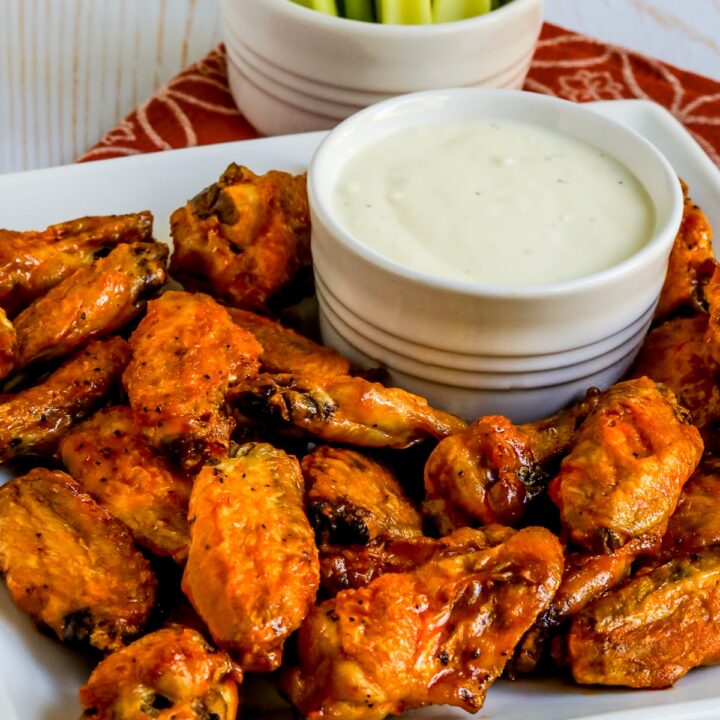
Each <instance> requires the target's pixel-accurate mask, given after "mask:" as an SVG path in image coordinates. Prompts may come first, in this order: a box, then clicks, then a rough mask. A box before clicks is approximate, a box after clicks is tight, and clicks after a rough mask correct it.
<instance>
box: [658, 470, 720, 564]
mask: <svg viewBox="0 0 720 720" xmlns="http://www.w3.org/2000/svg"><path fill="white" fill-rule="evenodd" d="M718 508H720V459H718V458H712V457H711V458H705V459H704V460H703V462H702V463H701V464H700V467H699V468H698V469H697V470H696V471H695V473H694V474H693V476H692V477H691V478H690V479H689V480H688V481H687V483H685V487H683V490H682V493H681V494H680V500H679V501H678V504H677V508H675V512H674V513H673V514H672V515H671V516H670V521H669V522H668V527H667V532H666V533H665V535H664V537H663V541H662V551H663V554H664V555H665V556H677V555H686V554H688V553H693V552H697V551H698V550H702V549H703V548H707V547H712V546H713V545H718V546H720V512H719V511H718Z"/></svg>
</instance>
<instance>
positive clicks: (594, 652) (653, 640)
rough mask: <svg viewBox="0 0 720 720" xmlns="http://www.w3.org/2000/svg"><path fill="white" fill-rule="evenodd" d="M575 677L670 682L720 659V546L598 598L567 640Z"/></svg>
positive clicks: (652, 684) (655, 684) (643, 684)
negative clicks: (693, 669)
mask: <svg viewBox="0 0 720 720" xmlns="http://www.w3.org/2000/svg"><path fill="white" fill-rule="evenodd" d="M567 650H568V659H569V661H570V667H571V669H572V674H573V677H574V678H575V680H576V681H577V682H579V683H587V684H598V685H626V686H628V687H635V688H663V687H668V686H670V685H672V684H673V683H674V682H675V681H676V680H678V679H679V678H681V677H682V676H683V675H685V673H687V672H688V671H689V670H691V669H692V668H694V667H697V666H699V665H709V664H713V663H717V662H720V549H711V550H705V551H702V552H700V553H698V554H696V555H691V556H689V557H685V558H678V559H674V560H671V561H670V562H668V563H666V564H664V565H661V566H660V567H658V568H655V569H654V570H652V571H651V572H649V573H647V574H645V575H639V576H638V577H635V578H634V579H633V580H631V581H630V582H629V583H627V584H626V585H624V586H623V587H621V588H620V589H618V590H614V591H613V592H611V593H608V594H607V595H605V596H603V597H601V598H600V599H598V600H596V601H595V602H594V603H593V604H592V605H590V606H589V607H588V608H586V609H585V610H584V611H583V612H582V613H580V615H578V616H577V617H576V618H575V620H574V621H573V624H572V627H571V629H570V633H569V635H568V641H567Z"/></svg>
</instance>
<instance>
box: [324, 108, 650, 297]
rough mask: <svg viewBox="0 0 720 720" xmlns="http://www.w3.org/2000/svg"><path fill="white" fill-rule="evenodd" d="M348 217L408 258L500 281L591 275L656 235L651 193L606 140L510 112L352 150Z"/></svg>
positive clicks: (339, 206) (355, 227)
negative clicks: (603, 147)
mask: <svg viewBox="0 0 720 720" xmlns="http://www.w3.org/2000/svg"><path fill="white" fill-rule="evenodd" d="M334 206H335V211H336V213H337V215H338V217H339V219H340V222H341V223H342V225H344V226H345V228H346V229H347V230H348V231H349V232H350V233H352V234H353V235H354V236H355V237H356V238H357V239H358V240H359V241H360V242H362V243H363V244H365V245H367V246H368V247H370V248H372V249H373V250H375V251H377V252H378V253H380V254H382V255H384V256H385V257H386V258H389V259H391V260H394V261H396V262H398V263H400V264H402V265H404V266H406V267H409V268H413V269H416V270H421V271H424V272H427V273H431V274H433V275H437V276H442V277H447V278H455V279H460V280H471V281H477V282H486V283H493V284H503V285H524V284H542V283H552V282H558V281H562V280H569V279H571V278H577V277H582V276H585V275H590V274H592V273H595V272H599V271H600V270H604V269H606V268H609V267H611V266H613V265H616V264H617V263H619V262H621V261H622V260H624V259H626V258H628V257H630V256H631V255H633V254H634V253H635V252H637V251H638V250H639V249H640V248H641V247H642V246H643V245H644V244H645V243H646V242H647V241H648V240H649V239H650V236H651V235H652V232H653V228H654V225H655V216H654V211H653V207H652V203H651V200H650V198H649V196H648V194H647V192H646V191H645V189H644V188H643V187H642V185H641V184H640V182H639V181H638V180H637V178H636V177H635V176H634V175H633V174H632V173H631V172H630V171H629V170H628V169H627V168H626V167H625V166H624V165H623V164H622V163H621V162H619V161H618V160H616V159H615V158H613V157H611V156H609V155H607V154H606V153H604V152H602V151H600V150H599V149H598V148H596V147H594V146H592V145H590V144H588V143H585V142H582V141H579V140H576V139H574V138H571V137H568V136H567V135H563V134H562V133H560V132H556V131H554V130H549V129H546V128H542V127H539V126H536V125H531V124H528V123H523V122H515V121H508V120H486V121H477V122H468V123H456V124H442V125H428V126H421V127H417V128H413V129H409V130H405V131H403V132H402V133H399V134H397V135H392V136H391V137H388V138H385V139H383V140H381V141H379V142H377V143H375V144H373V145H370V146H368V147H363V148H361V149H359V150H358V151H357V153H356V154H355V155H354V156H353V157H351V158H350V160H349V162H348V163H347V166H346V167H345V168H344V169H343V173H342V175H341V177H340V179H339V182H338V184H337V187H336V188H335V190H334Z"/></svg>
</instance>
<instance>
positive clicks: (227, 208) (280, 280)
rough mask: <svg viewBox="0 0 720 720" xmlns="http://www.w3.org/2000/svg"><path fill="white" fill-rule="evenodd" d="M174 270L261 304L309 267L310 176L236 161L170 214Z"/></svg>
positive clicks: (228, 296) (191, 282) (229, 296)
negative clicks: (256, 169)
mask: <svg viewBox="0 0 720 720" xmlns="http://www.w3.org/2000/svg"><path fill="white" fill-rule="evenodd" d="M170 230H171V232H172V236H173V241H174V245H175V249H174V251H173V255H172V258H171V260H170V272H171V273H172V276H173V277H174V278H176V279H177V280H178V281H179V282H181V283H182V284H183V285H184V286H185V287H186V288H188V289H190V290H203V291H205V292H208V293H210V294H211V295H214V296H215V297H217V298H221V299H222V300H224V301H226V302H228V303H229V304H231V305H239V306H242V307H250V308H262V307H263V306H264V305H265V304H266V303H267V301H268V300H269V299H270V298H271V297H272V296H273V295H275V294H276V293H277V292H278V291H279V290H281V289H283V288H284V287H285V286H286V285H287V284H288V283H289V282H290V281H291V280H292V279H293V278H294V277H295V275H296V274H297V272H298V271H299V270H301V269H303V268H307V267H309V266H310V213H309V210H308V203H307V187H306V178H305V175H297V176H293V175H289V174H288V173H284V172H277V171H271V172H269V173H267V174H265V175H255V174H254V173H253V172H251V171H250V170H248V169H247V168H245V167H240V166H238V165H235V164H234V163H233V164H232V165H230V166H229V167H228V169H227V170H226V171H225V172H224V173H223V175H222V176H221V177H220V180H218V182H217V183H215V184H214V185H211V186H210V187H208V188H207V189H205V190H203V191H202V192H201V193H200V194H199V195H197V196H196V197H194V198H193V199H192V200H190V201H189V202H188V203H187V204H186V205H185V206H183V207H181V208H179V209H178V210H176V211H175V212H174V213H173V214H172V216H171V218H170Z"/></svg>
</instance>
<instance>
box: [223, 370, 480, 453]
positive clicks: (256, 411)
mask: <svg viewBox="0 0 720 720" xmlns="http://www.w3.org/2000/svg"><path fill="white" fill-rule="evenodd" d="M230 402H231V403H232V404H233V406H234V407H235V408H236V409H237V410H239V411H240V412H241V413H243V414H244V415H247V416H249V417H252V418H256V419H259V420H263V421H266V422H268V423H269V424H272V425H276V426H278V427H280V428H288V427H290V428H294V429H295V430H296V431H301V432H303V433H305V434H308V435H311V436H315V437H317V438H320V439H321V440H323V441H325V442H336V443H347V444H348V445H358V446H360V447H391V448H396V449H401V448H406V447H409V446H410V445H414V444H415V443H417V442H420V441H421V440H424V439H425V438H428V437H434V438H438V439H439V438H443V437H446V436H447V435H450V434H452V433H453V432H458V431H460V430H464V429H465V428H466V427H467V423H465V422H464V421H462V420H460V419H459V418H456V417H455V416H454V415H450V414H449V413H446V412H442V411H441V410H436V409H435V408H432V407H430V406H429V405H428V403H427V400H425V399H424V398H421V397H419V396H417V395H412V394H411V393H409V392H406V391H405V390H401V389H399V388H386V387H384V386H383V385H380V384H379V383H373V382H369V381H367V380H364V379H363V378H359V377H350V376H340V377H317V376H311V375H308V376H297V375H287V374H279V375H272V374H268V373H263V374H261V375H259V376H258V377H257V378H256V379H254V380H250V381H248V382H242V383H239V384H238V386H237V387H236V388H235V389H234V390H233V392H232V394H231V397H230Z"/></svg>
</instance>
